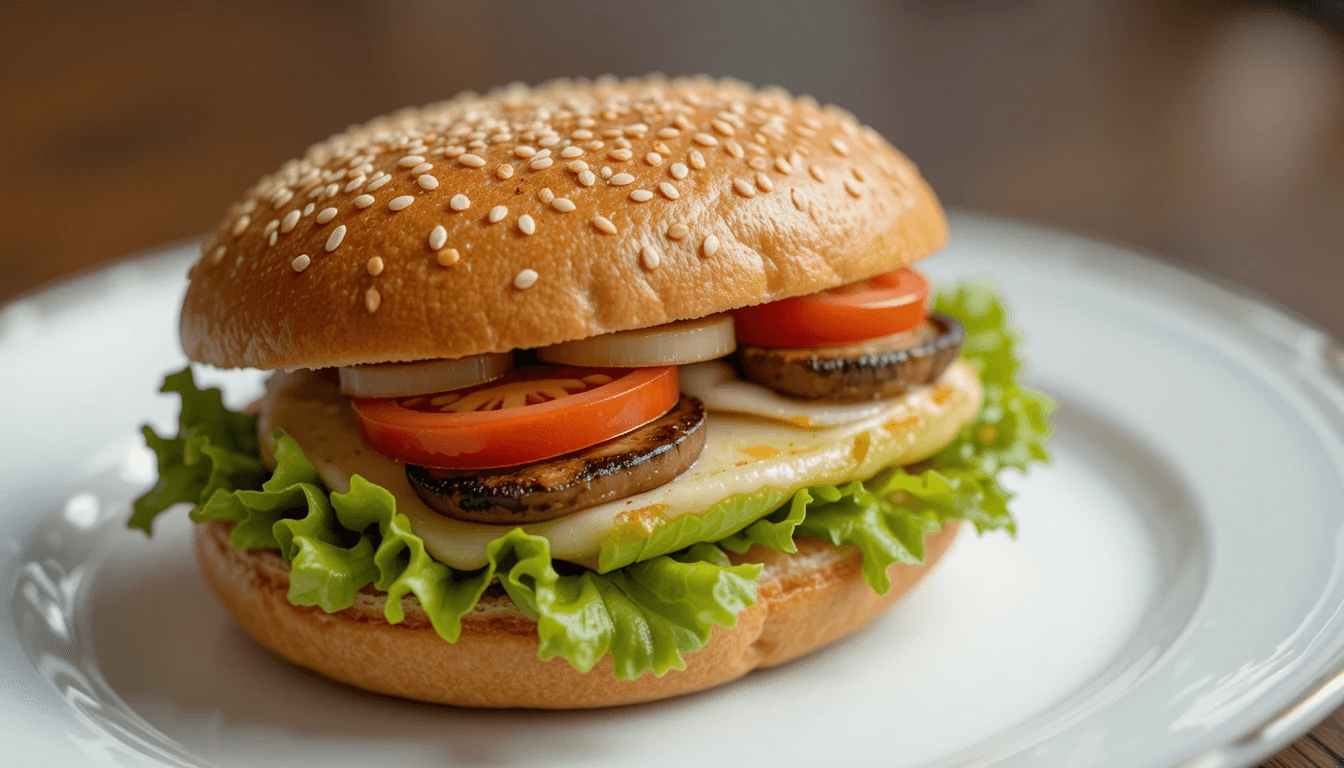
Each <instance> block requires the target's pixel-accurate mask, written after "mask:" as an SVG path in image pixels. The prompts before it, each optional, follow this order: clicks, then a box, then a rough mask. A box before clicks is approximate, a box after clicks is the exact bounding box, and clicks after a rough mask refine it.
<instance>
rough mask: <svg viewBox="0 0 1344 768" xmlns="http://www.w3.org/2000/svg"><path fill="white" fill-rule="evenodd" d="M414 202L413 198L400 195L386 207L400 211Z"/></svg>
mask: <svg viewBox="0 0 1344 768" xmlns="http://www.w3.org/2000/svg"><path fill="white" fill-rule="evenodd" d="M454 199H456V198H454ZM414 202H415V198H414V197H411V196H410V195H400V196H398V197H394V198H392V199H391V200H388V201H387V207H388V208H390V209H392V210H394V211H400V210H401V209H403V208H405V207H406V206H408V205H410V204H411V203H414Z"/></svg>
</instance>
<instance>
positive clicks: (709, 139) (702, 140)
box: [691, 133, 719, 147]
mask: <svg viewBox="0 0 1344 768" xmlns="http://www.w3.org/2000/svg"><path fill="white" fill-rule="evenodd" d="M691 140H692V141H694V142H695V143H696V144H699V145H700V146H702V147H712V146H715V145H717V144H718V143H719V140H718V139H716V138H714V137H713V136H710V135H709V134H708V133H697V134H695V136H693V137H692V138H691Z"/></svg>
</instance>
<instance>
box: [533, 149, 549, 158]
mask: <svg viewBox="0 0 1344 768" xmlns="http://www.w3.org/2000/svg"><path fill="white" fill-rule="evenodd" d="M550 156H551V150H549V149H543V150H541V151H540V152H538V153H537V154H535V155H533V156H532V159H533V160H538V159H540V158H543V157H550Z"/></svg>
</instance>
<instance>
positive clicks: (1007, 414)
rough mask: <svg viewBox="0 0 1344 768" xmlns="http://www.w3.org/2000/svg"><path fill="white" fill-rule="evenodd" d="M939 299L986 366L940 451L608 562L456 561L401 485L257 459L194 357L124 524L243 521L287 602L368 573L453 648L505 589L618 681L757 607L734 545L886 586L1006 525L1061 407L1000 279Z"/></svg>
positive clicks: (635, 542) (661, 667)
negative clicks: (937, 546)
mask: <svg viewBox="0 0 1344 768" xmlns="http://www.w3.org/2000/svg"><path fill="white" fill-rule="evenodd" d="M937 307H938V309H939V310H940V311H944V312H948V313H950V314H954V315H956V316H957V317H959V318H961V319H962V321H963V323H964V324H965V325H966V329H967V341H966V344H965V346H964V347H963V350H964V351H963V355H964V356H965V357H966V358H967V359H968V360H969V361H970V362H971V364H972V365H973V366H975V368H976V370H977V371H978V372H979V373H980V376H981V380H982V382H983V384H984V387H985V405H984V406H983V408H982V409H981V412H980V414H979V415H978V417H977V419H976V420H975V421H974V422H973V423H972V424H970V425H969V426H967V427H966V428H965V429H963V430H962V432H961V433H960V434H959V435H958V437H957V439H956V440H955V441H954V442H953V443H952V444H951V445H949V446H948V447H947V448H945V449H944V450H943V451H942V452H941V453H939V454H938V455H937V456H936V457H935V458H933V459H931V460H930V461H928V462H926V463H925V465H924V466H920V467H910V468H900V467H895V468H891V469H889V470H888V471H886V472H883V473H881V474H880V475H878V476H877V477H874V478H871V479H869V480H867V481H865V482H854V483H850V484H848V485H846V486H843V487H835V486H816V487H812V488H806V489H803V490H800V491H798V492H796V493H795V494H793V495H792V497H788V496H787V494H785V493H783V492H781V491H779V490H772V489H762V490H761V491H759V492H757V493H755V494H751V495H748V496H745V497H740V498H733V499H727V500H724V501H723V502H720V503H719V504H717V505H715V506H714V507H713V508H711V509H710V510H707V511H706V513H705V514H703V515H688V516H685V517H683V518H678V519H677V520H675V521H671V522H670V523H668V524H665V525H655V526H652V527H653V528H654V529H655V530H654V533H653V534H652V535H651V536H646V537H642V538H641V537H639V536H629V537H627V538H622V539H621V540H619V541H613V542H604V547H603V552H602V565H604V566H606V567H604V568H603V569H602V570H603V571H606V572H593V571H587V570H581V569H572V568H569V567H565V568H563V570H565V573H563V574H562V573H561V572H560V571H557V569H556V567H555V563H554V562H553V561H552V558H551V554H550V544H549V542H548V541H547V540H546V539H545V538H543V537H540V536H534V535H529V534H526V533H524V532H523V531H522V530H521V529H515V530H512V531H510V532H508V533H507V534H505V535H503V536H501V537H499V538H498V539H496V540H494V541H493V542H491V543H490V545H489V546H488V548H487V559H488V563H487V565H486V566H485V567H484V568H482V569H479V570H477V571H470V572H463V571H455V570H454V569H451V568H449V567H448V566H446V565H444V564H442V563H439V562H438V561H436V560H434V559H433V557H432V556H431V555H430V554H429V553H428V552H427V551H426V549H425V545H424V541H423V540H422V539H420V538H419V537H418V536H416V535H415V534H414V533H412V531H411V528H410V522H409V520H408V519H407V518H406V516H405V515H401V514H398V513H397V512H396V503H395V498H394V497H393V496H392V494H391V493H389V492H388V491H387V490H386V489H384V488H381V487H378V486H376V485H373V484H372V483H369V482H367V481H366V480H364V479H363V478H362V477H359V476H356V477H354V478H352V480H351V484H350V490H349V491H348V492H347V493H332V492H330V491H329V489H327V487H326V486H325V484H324V483H323V482H322V479H321V477H320V475H319V473H318V472H317V470H316V469H315V468H314V467H313V465H312V463H311V462H309V461H308V459H307V458H306V457H305V456H304V454H303V451H302V450H301V449H300V448H299V446H298V445H297V444H296V443H295V442H294V441H293V440H292V439H290V438H289V437H288V436H286V435H285V434H284V433H283V432H277V433H276V436H275V437H276V450H275V457H276V463H277V465H276V468H275V470H274V471H273V472H272V471H268V470H267V469H266V467H265V466H264V465H263V464H262V463H261V461H260V459H258V457H257V454H258V445H257V438H256V434H255V429H256V420H255V419H254V418H253V417H251V416H247V415H245V414H238V413H233V412H231V411H229V410H227V409H226V408H224V406H223V402H222V400H221V398H220V393H219V391H218V390H214V389H207V390H200V389H198V388H197V387H196V385H195V382H194V380H193V378H192V375H191V371H190V370H189V369H188V370H184V371H181V372H179V373H176V374H173V375H171V376H169V377H168V378H167V380H166V381H165V382H164V387H163V391H165V392H175V393H177V394H178V395H179V396H180V397H181V398H182V414H181V417H180V419H179V431H178V435H177V436H176V437H173V438H162V437H159V436H158V435H157V434H155V433H154V432H153V431H152V430H150V429H149V428H145V430H144V432H145V439H146V442H147V444H148V445H149V446H150V448H152V449H153V450H154V451H155V452H156V453H157V454H158V464H159V481H158V483H157V484H156V485H155V486H154V488H153V489H151V490H150V491H149V492H148V493H146V494H145V495H144V496H143V497H141V498H140V499H139V500H137V501H136V503H135V511H134V514H133V515H132V517H131V519H130V522H129V525H130V526H131V527H135V528H140V529H142V530H144V531H145V532H146V533H149V532H150V530H151V527H152V523H153V520H154V518H155V516H157V515H158V514H159V513H160V512H162V511H163V510H165V509H167V508H168V507H170V506H172V505H173V504H176V503H178V502H185V503H189V504H194V505H195V506H196V509H195V511H193V512H192V513H191V518H192V520H194V521H196V522H204V521H208V520H230V521H232V522H233V523H234V524H235V525H234V529H233V533H232V534H231V541H232V543H233V545H234V546H235V547H238V548H240V549H248V548H273V549H278V550H280V553H281V555H282V556H283V557H284V558H285V559H286V560H287V561H288V562H289V563H290V567H291V571H290V588H289V594H288V597H289V600H290V602H292V603H294V604H295V605H310V606H319V607H321V608H322V609H323V610H325V611H328V612H335V611H340V610H343V609H345V608H348V607H350V606H351V605H353V604H354V601H355V595H356V593H358V592H359V591H360V590H361V589H364V588H366V587H368V586H370V585H372V586H373V587H374V588H376V589H378V590H382V591H383V592H385V593H387V601H386V605H385V608H384V615H385V617H386V618H387V620H388V621H389V622H392V623H397V622H400V621H402V620H404V618H405V616H404V611H403V602H402V601H403V598H405V597H406V596H414V597H415V598H416V599H417V600H418V601H419V603H420V605H421V606H422V608H423V609H424V610H425V612H426V614H427V615H428V616H429V618H430V621H431V623H432V624H433V626H434V629H435V631H436V632H437V633H438V634H439V635H440V636H441V637H443V638H444V639H445V640H447V641H449V642H453V641H456V640H457V639H458V637H460V635H461V631H462V618H463V617H464V616H465V615H466V614H467V613H468V612H469V611H471V610H472V609H473V608H474V607H475V606H476V605H477V603H478V602H479V601H480V599H481V597H482V595H483V594H484V593H485V591H486V589H487V588H488V587H490V585H491V584H494V583H498V584H499V585H500V586H501V587H502V588H503V589H504V591H505V592H507V593H508V595H509V597H510V598H511V599H512V600H513V602H514V603H515V604H516V605H517V606H518V607H519V609H520V610H522V611H523V612H524V613H525V614H526V615H527V616H529V617H531V618H533V619H534V620H535V621H536V622H537V631H538V636H539V640H540V645H539V649H538V654H539V656H540V657H541V658H543V659H549V658H552V657H554V656H560V657H562V658H564V659H566V660H568V661H569V663H570V664H571V665H573V666H574V667H575V668H576V669H578V670H580V671H584V672H586V671H588V670H589V669H591V668H592V667H593V666H594V665H595V664H597V662H598V661H599V660H600V659H601V658H602V657H603V656H605V655H608V654H609V655H610V656H611V657H612V660H613V662H614V666H615V671H616V674H617V676H618V677H621V678H634V677H638V676H639V675H641V674H643V673H644V672H648V671H652V672H653V673H654V674H657V675H661V674H664V673H665V672H667V671H668V670H670V669H681V668H684V666H685V663H684V660H683V657H684V655H685V654H686V653H689V652H692V651H695V650H698V649H699V648H701V647H702V646H703V645H704V644H705V643H706V642H707V641H708V639H709V636H710V632H711V630H712V628H713V626H714V625H716V624H717V625H722V626H727V627H731V626H734V625H735V623H736V620H737V614H738V613H739V612H741V611H742V610H743V609H745V608H746V607H748V606H750V605H752V604H753V603H754V602H755V599H756V578H757V576H758V574H759V570H760V568H759V566H755V565H736V566H734V565H732V564H731V562H730V561H729V559H728V556H727V554H726V553H725V550H727V551H731V552H738V553H741V552H745V551H746V550H747V549H748V548H750V547H751V546H752V545H754V544H759V545H762V546H765V547H768V548H771V549H775V550H779V551H783V552H793V551H796V546H795V544H794V541H793V538H794V536H816V537H820V538H823V539H826V540H828V541H831V542H833V543H835V544H851V545H854V546H855V547H857V548H858V549H859V550H860V551H861V552H862V554H863V558H864V564H863V571H864V576H865V578H866V579H867V580H868V582H869V583H870V584H871V585H872V586H873V588H874V589H875V590H877V591H878V592H885V591H886V590H887V589H888V588H889V586H890V585H889V583H888V581H887V577H886V569H887V566H888V565H890V564H892V563H898V562H899V563H917V562H921V561H922V560H923V557H924V535H925V534H927V533H931V532H933V531H936V530H938V529H939V528H940V527H941V526H942V525H943V524H944V523H946V522H947V521H949V520H969V521H971V522H973V523H974V524H975V525H976V527H977V528H978V529H979V530H981V531H986V530H996V529H1006V530H1009V531H1012V530H1013V522H1012V517H1011V516H1010V515H1009V513H1008V509H1007V503H1008V501H1009V499H1010V498H1011V494H1010V493H1008V491H1007V490H1006V489H1004V488H1003V486H1002V485H1000V484H999V482H998V473H999V472H1000V470H1002V469H1004V468H1014V469H1019V470H1024V469H1025V468H1026V467H1027V466H1028V464H1029V463H1031V462H1034V461H1045V460H1047V459H1048V454H1047V453H1046V449H1045V439H1046V437H1047V436H1048V435H1049V432H1050V429H1049V423H1048V420H1047V417H1048V414H1049V412H1050V409H1051V408H1052V404H1051V403H1050V401H1049V400H1048V399H1047V398H1045V397H1044V396H1042V395H1040V394H1039V393H1036V392H1033V391H1031V390H1027V389H1024V388H1020V387H1019V386H1018V385H1017V384H1016V382H1015V380H1014V377H1015V375H1016V373H1017V370H1018V367H1019V362H1018V360H1017V357H1016V354H1015V352H1014V349H1013V345H1014V343H1015V341H1016V338H1015V336H1014V335H1013V334H1012V332H1011V331H1009V330H1008V328H1007V327H1006V326H1005V325H1004V316H1003V310H1002V308H1001V306H1000V305H999V303H998V300H997V298H996V297H995V296H994V294H993V291H992V290H991V289H989V288H987V287H986V286H980V285H972V286H967V287H962V288H959V289H957V290H955V291H952V292H949V293H945V294H943V295H940V296H939V298H938V304H937ZM934 468H936V469H934ZM658 522H660V521H658ZM622 530H625V531H630V530H634V528H632V527H625V528H623V529H622ZM608 545H610V546H608ZM608 548H610V550H611V554H610V556H609V555H608ZM655 555H656V556H655ZM571 570H578V572H577V573H571V572H570V571H571Z"/></svg>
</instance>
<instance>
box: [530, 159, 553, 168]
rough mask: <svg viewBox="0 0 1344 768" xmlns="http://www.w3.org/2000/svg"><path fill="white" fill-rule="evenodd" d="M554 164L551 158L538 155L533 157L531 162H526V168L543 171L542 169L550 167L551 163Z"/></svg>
mask: <svg viewBox="0 0 1344 768" xmlns="http://www.w3.org/2000/svg"><path fill="white" fill-rule="evenodd" d="M554 164H555V161H554V160H552V159H551V158H549V157H538V158H537V159H535V160H533V161H532V162H530V163H528V164H527V167H528V168H531V169H532V170H534V171H544V170H546V169H547V168H550V167H551V166H552V165H554Z"/></svg>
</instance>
